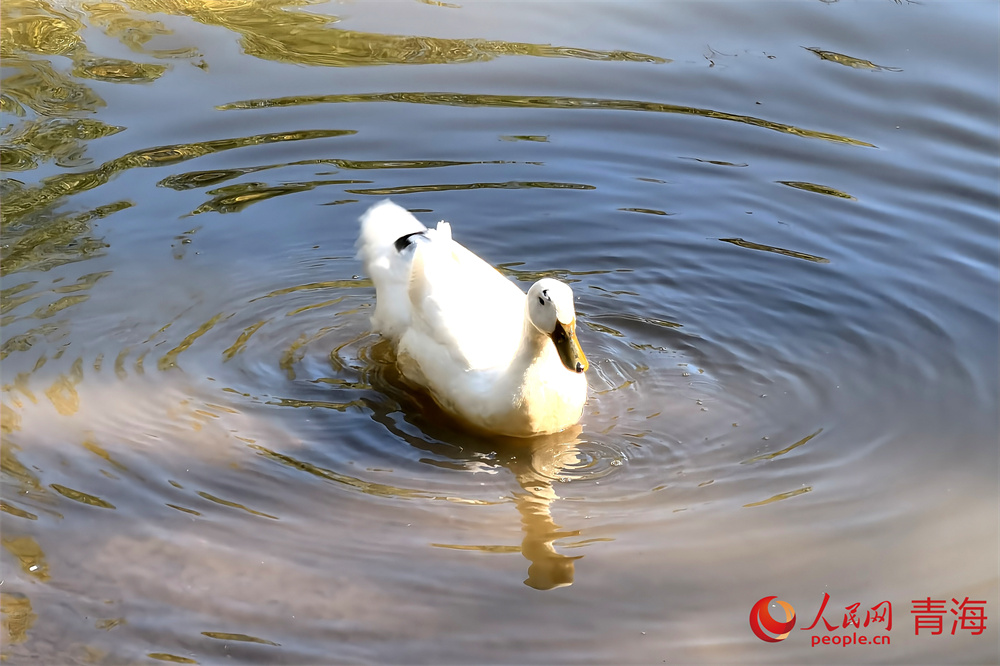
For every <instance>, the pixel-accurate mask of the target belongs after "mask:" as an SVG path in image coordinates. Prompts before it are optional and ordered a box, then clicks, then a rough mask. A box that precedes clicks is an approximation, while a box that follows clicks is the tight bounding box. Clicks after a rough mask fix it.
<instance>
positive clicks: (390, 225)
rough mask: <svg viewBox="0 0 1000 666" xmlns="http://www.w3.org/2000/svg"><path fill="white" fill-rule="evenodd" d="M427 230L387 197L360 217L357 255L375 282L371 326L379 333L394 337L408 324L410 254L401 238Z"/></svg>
mask: <svg viewBox="0 0 1000 666" xmlns="http://www.w3.org/2000/svg"><path fill="white" fill-rule="evenodd" d="M426 231H427V227H425V226H424V225H423V224H421V223H420V221H419V220H418V219H417V218H415V217H414V216H413V215H412V214H411V213H410V212H409V211H407V210H406V209H405V208H403V207H402V206H398V205H397V204H394V203H393V202H392V201H390V200H389V199H385V200H383V201H380V202H379V203H377V204H375V205H374V206H372V207H371V208H369V209H368V211H367V212H365V214H364V215H362V216H361V234H360V236H359V237H358V242H357V248H358V258H359V259H361V261H362V263H363V264H364V268H365V272H366V273H367V274H368V275H369V277H371V280H372V282H373V283H374V284H375V314H374V315H373V316H372V326H373V328H374V329H375V330H376V331H377V332H379V333H382V334H384V335H388V336H391V337H392V336H396V335H398V334H399V333H401V331H402V330H403V329H404V328H405V327H406V326H407V325H409V322H410V298H409V284H410V263H411V261H412V260H413V254H412V252H408V253H404V252H403V251H402V250H403V249H404V248H405V247H406V246H407V245H408V243H405V242H400V241H401V240H402V239H405V238H406V237H408V236H412V235H413V234H420V233H423V232H426ZM400 245H402V246H403V247H400Z"/></svg>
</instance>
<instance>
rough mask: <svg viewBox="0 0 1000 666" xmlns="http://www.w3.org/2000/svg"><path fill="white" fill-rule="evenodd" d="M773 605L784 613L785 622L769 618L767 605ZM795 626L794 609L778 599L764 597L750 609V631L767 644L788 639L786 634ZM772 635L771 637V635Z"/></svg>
mask: <svg viewBox="0 0 1000 666" xmlns="http://www.w3.org/2000/svg"><path fill="white" fill-rule="evenodd" d="M772 601H774V603H776V604H778V605H779V606H781V608H782V609H783V610H784V611H785V621H784V622H779V621H778V620H775V619H774V618H773V617H771V611H770V610H769V609H768V605H769V604H770V603H771V602H772ZM794 626H795V609H794V608H792V605H791V604H789V603H787V602H785V601H782V600H781V599H778V597H764V598H763V599H761V600H760V601H758V602H757V603H755V604H754V605H753V608H751V609H750V629H751V630H752V631H753V633H754V635H755V636H756V637H757V638H759V639H760V640H762V641H767V642H768V643H778V642H780V641H783V640H785V639H786V638H788V632H790V631H791V630H792V627H794ZM772 634H773V635H772Z"/></svg>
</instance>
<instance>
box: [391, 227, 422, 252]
mask: <svg viewBox="0 0 1000 666" xmlns="http://www.w3.org/2000/svg"><path fill="white" fill-rule="evenodd" d="M425 233H426V231H414V232H413V233H410V234H406V235H405V236H400V237H399V238H397V239H396V242H395V243H393V245H395V246H396V252H402V251H403V250H405V249H406V248H408V247H410V246H411V245H413V242H414V241H413V240H412V238H413V236H423V235H425Z"/></svg>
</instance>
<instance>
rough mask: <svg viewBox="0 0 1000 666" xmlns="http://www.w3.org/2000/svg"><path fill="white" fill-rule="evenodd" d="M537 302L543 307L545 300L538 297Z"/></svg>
mask: <svg viewBox="0 0 1000 666" xmlns="http://www.w3.org/2000/svg"><path fill="white" fill-rule="evenodd" d="M538 302H539V303H541V304H542V305H545V299H544V298H542V297H541V296H539V297H538Z"/></svg>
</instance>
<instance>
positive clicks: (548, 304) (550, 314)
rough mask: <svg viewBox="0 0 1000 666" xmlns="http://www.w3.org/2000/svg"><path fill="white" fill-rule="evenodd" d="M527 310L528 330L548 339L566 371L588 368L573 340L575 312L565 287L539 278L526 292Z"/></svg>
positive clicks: (577, 345)
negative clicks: (554, 347)
mask: <svg viewBox="0 0 1000 666" xmlns="http://www.w3.org/2000/svg"><path fill="white" fill-rule="evenodd" d="M527 308H528V319H529V320H530V321H531V324H532V326H534V327H535V328H536V329H537V330H538V331H539V332H540V333H542V334H544V335H547V336H548V337H549V338H551V340H552V342H553V344H555V346H556V351H557V352H559V360H561V361H562V364H563V365H564V366H566V368H567V369H568V370H571V371H572V372H584V371H585V370H586V369H587V368H588V367H590V364H589V363H588V362H587V357H586V356H585V355H584V353H583V349H582V348H581V347H580V341H579V340H578V339H577V337H576V308H574V307H573V290H572V289H570V287H569V285H567V284H565V283H563V282H560V281H559V280H553V279H552V278H542V279H541V280H539V281H538V282H536V283H535V284H533V285H531V289H529V290H528V300H527Z"/></svg>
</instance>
